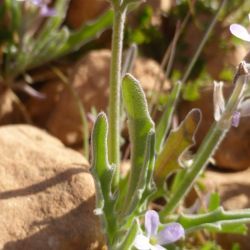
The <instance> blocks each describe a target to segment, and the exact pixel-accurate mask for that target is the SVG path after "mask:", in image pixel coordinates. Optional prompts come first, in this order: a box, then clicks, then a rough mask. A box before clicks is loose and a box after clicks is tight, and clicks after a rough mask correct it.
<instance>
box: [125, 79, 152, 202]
mask: <svg viewBox="0 0 250 250" xmlns="http://www.w3.org/2000/svg"><path fill="white" fill-rule="evenodd" d="M122 96H123V102H124V106H125V109H126V112H127V116H128V127H129V136H130V141H131V171H130V174H129V186H128V192H127V202H129V201H130V199H131V197H132V196H133V195H134V192H135V189H136V187H137V184H138V180H139V178H140V175H141V171H142V169H143V164H144V155H145V152H146V145H147V138H148V135H149V133H150V131H151V130H152V129H153V128H154V123H153V121H152V119H151V118H150V115H149V112H148V106H147V102H146V97H145V94H144V92H143V90H142V88H141V86H140V84H139V82H138V81H137V80H136V79H135V78H134V77H133V76H132V75H130V74H126V75H125V77H124V78H123V82H122Z"/></svg>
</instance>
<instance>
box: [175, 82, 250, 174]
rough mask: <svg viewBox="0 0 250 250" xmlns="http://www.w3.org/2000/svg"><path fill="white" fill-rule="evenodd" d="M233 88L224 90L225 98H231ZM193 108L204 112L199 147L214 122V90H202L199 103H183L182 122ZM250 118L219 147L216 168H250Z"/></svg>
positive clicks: (215, 157)
mask: <svg viewBox="0 0 250 250" xmlns="http://www.w3.org/2000/svg"><path fill="white" fill-rule="evenodd" d="M231 91H232V86H229V87H226V88H224V93H225V96H229V94H230V93H231ZM192 108H200V109H201V111H202V117H203V118H202V122H201V125H200V127H199V129H198V132H197V135H196V140H197V146H199V145H200V144H201V142H202V140H203V138H204V136H205V135H206V133H207V131H208V129H209V128H210V126H211V124H212V123H213V121H214V118H213V112H214V111H213V89H212V88H206V89H204V90H202V92H201V96H200V98H199V99H198V100H197V101H194V102H187V101H182V102H181V103H180V106H179V115H180V120H182V119H183V118H184V116H185V114H187V113H188V112H189V111H190V110H191V109H192ZM249 122H250V118H249V117H247V118H246V117H244V118H242V119H241V120H240V125H239V127H237V128H234V127H232V128H231V129H230V131H229V133H228V134H227V135H226V137H225V139H224V140H223V142H222V143H221V145H220V146H219V148H218V150H217V152H216V154H215V156H214V159H215V161H216V166H218V167H219V168H224V169H232V170H244V169H246V168H248V167H250V157H249V155H250V127H249Z"/></svg>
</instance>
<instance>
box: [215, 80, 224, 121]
mask: <svg viewBox="0 0 250 250" xmlns="http://www.w3.org/2000/svg"><path fill="white" fill-rule="evenodd" d="M213 100H214V119H215V121H219V120H220V118H221V114H222V113H223V111H224V110H225V100H224V96H223V82H217V81H214V95H213Z"/></svg>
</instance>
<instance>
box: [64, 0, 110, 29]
mask: <svg viewBox="0 0 250 250" xmlns="http://www.w3.org/2000/svg"><path fill="white" fill-rule="evenodd" d="M108 6H109V3H108V1H106V0H84V1H79V0H71V1H70V5H69V9H68V13H67V18H66V23H67V24H68V25H69V26H70V27H71V28H79V27H80V26H81V25H82V24H83V23H86V22H87V21H89V20H92V19H95V18H97V17H98V16H99V15H101V13H103V12H104V10H105V9H107V8H108Z"/></svg>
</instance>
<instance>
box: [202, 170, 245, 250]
mask: <svg viewBox="0 0 250 250" xmlns="http://www.w3.org/2000/svg"><path fill="white" fill-rule="evenodd" d="M205 180H206V181H205V182H206V186H207V190H208V191H209V192H211V191H218V192H219V193H220V195H221V200H222V205H223V207H224V208H225V209H226V210H233V209H243V208H249V207H250V169H248V170H246V171H243V172H238V173H218V172H212V171H207V173H206V177H205ZM248 228H249V230H248V234H247V236H241V235H232V234H219V235H217V241H218V243H219V244H221V245H222V247H223V249H225V250H227V249H232V246H233V244H234V243H239V244H240V249H241V250H249V246H250V245H249V242H250V226H249V227H248Z"/></svg>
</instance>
